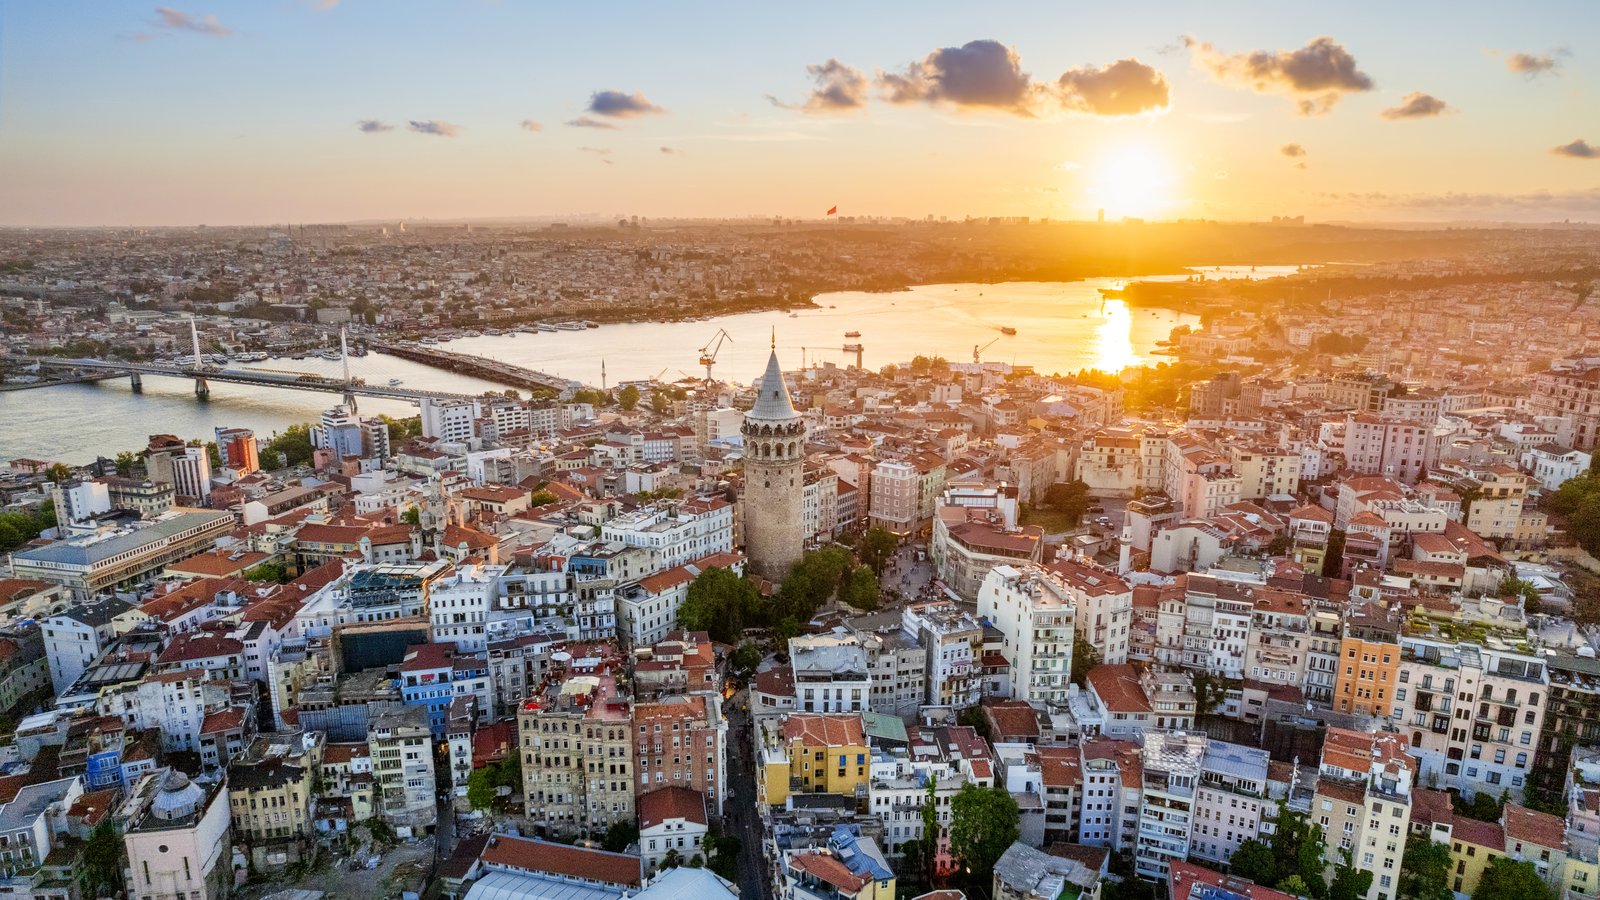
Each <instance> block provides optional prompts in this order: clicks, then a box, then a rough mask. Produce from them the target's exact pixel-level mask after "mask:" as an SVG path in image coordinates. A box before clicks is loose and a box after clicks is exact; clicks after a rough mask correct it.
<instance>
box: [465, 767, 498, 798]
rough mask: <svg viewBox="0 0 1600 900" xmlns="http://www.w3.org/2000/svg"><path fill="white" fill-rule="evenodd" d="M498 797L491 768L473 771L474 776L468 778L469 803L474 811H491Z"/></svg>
mask: <svg viewBox="0 0 1600 900" xmlns="http://www.w3.org/2000/svg"><path fill="white" fill-rule="evenodd" d="M496 796H497V792H496V790H495V786H494V779H493V775H492V774H491V773H490V771H489V767H488V766H485V767H483V768H481V769H473V770H472V774H471V775H468V776H467V803H468V804H470V805H471V806H472V808H473V809H489V808H490V807H492V806H494V800H495V797H496Z"/></svg>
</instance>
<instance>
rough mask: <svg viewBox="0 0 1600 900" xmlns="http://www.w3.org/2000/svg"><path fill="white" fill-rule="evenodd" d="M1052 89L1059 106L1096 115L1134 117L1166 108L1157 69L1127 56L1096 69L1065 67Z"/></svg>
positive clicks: (1166, 94) (1166, 99)
mask: <svg viewBox="0 0 1600 900" xmlns="http://www.w3.org/2000/svg"><path fill="white" fill-rule="evenodd" d="M1056 90H1057V91H1058V92H1059V96H1060V98H1061V105H1062V106H1063V107H1065V108H1067V109H1071V110H1076V111H1078V112H1087V113H1093V114H1094V115H1097V116H1134V115H1138V114H1139V113H1145V112H1153V111H1155V110H1162V109H1166V108H1167V106H1168V105H1169V97H1170V95H1171V86H1170V85H1168V84H1167V77H1166V76H1165V75H1163V74H1161V70H1159V69H1157V68H1155V67H1154V66H1147V65H1145V64H1144V63H1142V62H1139V61H1138V60H1137V59H1133V58H1131V57H1130V58H1128V59H1119V60H1117V61H1116V62H1114V63H1111V64H1109V65H1106V66H1103V67H1101V68H1098V69H1096V68H1094V67H1093V66H1084V67H1082V68H1077V69H1068V70H1067V71H1066V72H1064V73H1062V75H1061V77H1060V78H1058V79H1056Z"/></svg>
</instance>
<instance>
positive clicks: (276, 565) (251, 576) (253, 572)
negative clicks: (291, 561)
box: [244, 559, 289, 584]
mask: <svg viewBox="0 0 1600 900" xmlns="http://www.w3.org/2000/svg"><path fill="white" fill-rule="evenodd" d="M244 580H245V581H272V582H276V583H278V584H287V583H288V582H289V566H288V564H287V563H285V562H284V561H283V560H281V559H269V560H267V561H266V562H263V563H259V564H257V565H254V566H251V567H250V568H248V569H245V570H244Z"/></svg>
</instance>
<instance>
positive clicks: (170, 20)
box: [156, 6, 233, 37]
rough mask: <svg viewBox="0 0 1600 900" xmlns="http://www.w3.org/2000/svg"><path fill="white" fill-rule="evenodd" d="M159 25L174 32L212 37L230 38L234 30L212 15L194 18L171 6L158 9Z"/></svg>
mask: <svg viewBox="0 0 1600 900" xmlns="http://www.w3.org/2000/svg"><path fill="white" fill-rule="evenodd" d="M156 19H157V24H158V25H160V26H161V27H162V28H167V29H170V30H172V31H192V32H194V33H195V34H204V35H208V36H210V37H228V36H229V35H231V34H233V29H232V28H229V27H228V26H226V25H224V24H222V23H221V22H218V21H217V17H216V16H213V15H211V14H209V13H208V14H206V15H203V16H192V15H190V14H189V13H186V12H184V11H182V10H178V9H173V8H172V7H170V6H158V7H156Z"/></svg>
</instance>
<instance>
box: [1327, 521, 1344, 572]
mask: <svg viewBox="0 0 1600 900" xmlns="http://www.w3.org/2000/svg"><path fill="white" fill-rule="evenodd" d="M1343 567H1344V532H1343V531H1340V530H1339V529H1337V528H1335V529H1333V531H1331V532H1329V533H1328V555H1327V556H1325V557H1323V559H1322V576H1323V577H1324V578H1338V577H1339V570H1340V569H1342V568H1343Z"/></svg>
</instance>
